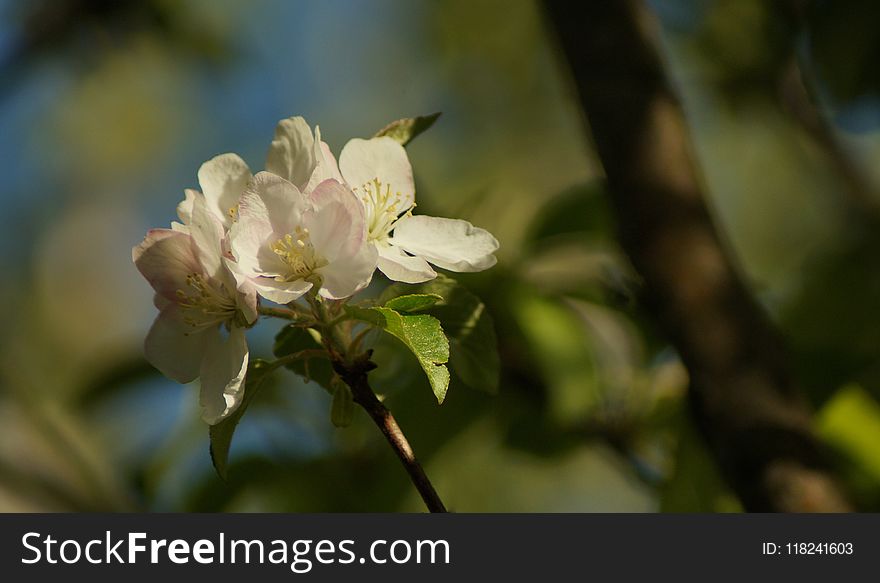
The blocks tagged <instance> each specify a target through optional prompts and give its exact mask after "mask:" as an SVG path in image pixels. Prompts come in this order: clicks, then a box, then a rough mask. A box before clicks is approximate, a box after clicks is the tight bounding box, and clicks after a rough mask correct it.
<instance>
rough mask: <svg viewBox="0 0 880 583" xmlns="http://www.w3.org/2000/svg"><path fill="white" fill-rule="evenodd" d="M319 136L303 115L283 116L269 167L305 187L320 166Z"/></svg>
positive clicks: (278, 127)
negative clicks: (317, 154) (315, 135)
mask: <svg viewBox="0 0 880 583" xmlns="http://www.w3.org/2000/svg"><path fill="white" fill-rule="evenodd" d="M317 163H318V161H317V158H316V153H315V138H314V136H312V130H311V128H309V124H307V123H306V120H304V119H303V118H302V117H299V116H297V117H290V118H287V119H282V120H281V121H279V122H278V125H277V126H276V127H275V139H274V140H272V144H271V145H270V146H269V153H268V155H267V156H266V170H268V171H269V172H271V173H272V174H276V175H278V176H280V177H281V178H284V179H285V180H288V181H290V182H291V183H293V184H294V185H295V186H296V187H297V188H299V189H304V188H306V186H307V185H308V183H309V179H310V178H311V176H312V173H313V172H314V170H315V167H316V166H317Z"/></svg>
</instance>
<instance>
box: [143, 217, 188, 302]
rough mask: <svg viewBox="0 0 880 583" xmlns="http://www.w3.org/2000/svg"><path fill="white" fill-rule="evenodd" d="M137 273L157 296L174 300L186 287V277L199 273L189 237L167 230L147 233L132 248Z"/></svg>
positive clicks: (155, 230) (154, 230)
mask: <svg viewBox="0 0 880 583" xmlns="http://www.w3.org/2000/svg"><path fill="white" fill-rule="evenodd" d="M131 256H132V260H133V261H134V264H135V266H137V268H138V271H140V272H141V274H142V275H143V276H144V277H145V278H146V280H147V281H148V282H150V285H152V286H153V289H154V290H156V292H157V293H159V294H161V295H163V296H165V297H166V298H167V299H169V300H172V301H175V300H176V299H177V295H176V294H177V290H182V289H184V288H185V287H186V286H187V283H186V277H187V276H188V275H192V274H201V273H203V271H204V270H203V268H202V265H201V263H200V262H199V260H198V259H197V257H196V255H195V250H194V244H193V240H192V237H190V236H189V235H187V234H186V233H181V232H178V231H172V230H171V229H153V230H151V231H149V232H147V236H146V238H145V239H144V241H143V243H141V244H140V245H138V246H137V247H135V248H134V249H132V253H131Z"/></svg>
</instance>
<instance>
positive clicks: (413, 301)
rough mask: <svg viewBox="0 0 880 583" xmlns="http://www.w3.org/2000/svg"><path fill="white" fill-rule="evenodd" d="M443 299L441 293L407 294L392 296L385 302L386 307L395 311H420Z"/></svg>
mask: <svg viewBox="0 0 880 583" xmlns="http://www.w3.org/2000/svg"><path fill="white" fill-rule="evenodd" d="M442 301H443V296H441V295H439V294H407V295H405V296H397V297H396V298H391V299H390V300H388V301H387V302H385V307H386V308H391V309H392V310H394V311H395V312H420V311H422V310H427V309H428V308H430V307H431V306H433V305H434V304H436V303H437V302H442Z"/></svg>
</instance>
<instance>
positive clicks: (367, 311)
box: [346, 306, 449, 403]
mask: <svg viewBox="0 0 880 583" xmlns="http://www.w3.org/2000/svg"><path fill="white" fill-rule="evenodd" d="M346 311H347V312H348V314H349V315H350V316H351V317H352V318H355V319H356V320H361V321H363V322H367V323H369V324H371V325H373V326H375V327H377V328H380V329H382V330H384V331H385V332H387V333H388V334H391V335H392V336H394V337H395V338H397V339H398V340H400V341H401V342H403V344H404V345H405V346H406V347H407V348H409V349H410V351H411V352H412V353H413V354H414V355H415V357H416V359H418V361H419V364H420V365H421V367H422V370H424V371H425V374H426V375H427V376H428V382H430V384H431V389H432V390H433V391H434V396H435V397H437V402H438V403H443V399H444V398H446V390H447V389H448V388H449V370H448V369H447V368H446V363H447V362H448V361H449V341H448V340H447V339H446V335H445V334H444V333H443V328H442V327H441V325H440V321H439V320H437V318H435V317H433V316H429V315H427V314H414V315H403V314H400V313H398V312H395V311H394V310H392V309H390V308H384V307H382V308H359V307H356V306H346Z"/></svg>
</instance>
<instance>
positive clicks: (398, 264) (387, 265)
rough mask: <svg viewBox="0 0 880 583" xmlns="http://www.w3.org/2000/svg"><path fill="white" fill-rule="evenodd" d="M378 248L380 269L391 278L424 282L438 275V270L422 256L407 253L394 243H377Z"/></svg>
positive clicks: (404, 281) (410, 281) (407, 281)
mask: <svg viewBox="0 0 880 583" xmlns="http://www.w3.org/2000/svg"><path fill="white" fill-rule="evenodd" d="M376 249H377V250H378V252H379V264H378V267H379V271H381V272H382V273H384V274H385V275H386V276H387V277H388V279H390V280H393V281H402V282H403V283H422V282H423V281H428V280H429V279H434V278H435V277H437V272H436V271H434V270H433V269H431V266H430V265H428V262H427V261H425V260H424V259H422V258H421V257H413V256H411V255H407V254H406V253H404V252H403V249H400V248H398V247H394V246H392V245H377V246H376Z"/></svg>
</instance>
